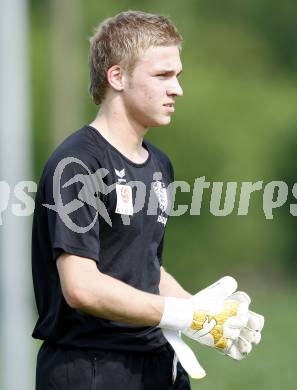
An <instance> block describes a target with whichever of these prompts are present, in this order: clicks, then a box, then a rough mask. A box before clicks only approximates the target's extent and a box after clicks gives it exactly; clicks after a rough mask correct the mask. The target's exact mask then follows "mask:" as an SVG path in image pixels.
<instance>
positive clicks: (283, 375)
mask: <svg viewBox="0 0 297 390" xmlns="http://www.w3.org/2000/svg"><path fill="white" fill-rule="evenodd" d="M296 300H297V291H286V292H284V291H282V292H280V293H278V291H277V290H276V291H275V292H274V293H273V294H271V296H270V297H269V296H266V297H265V298H264V297H261V296H260V297H259V299H257V304H256V306H257V311H258V312H260V313H262V314H264V315H265V320H266V323H265V327H264V329H263V333H262V341H261V343H260V344H259V345H258V346H256V347H255V348H254V350H253V351H252V352H251V354H250V355H249V356H248V357H247V358H246V359H245V360H243V361H241V362H237V361H233V360H231V359H229V358H227V357H225V356H221V355H220V354H218V353H216V352H215V351H212V350H210V349H207V348H205V347H203V346H199V345H198V344H196V343H191V346H192V347H193V349H194V351H195V352H196V355H197V356H199V361H200V363H201V364H202V366H203V367H204V369H205V370H206V372H207V375H206V377H205V378H204V379H202V380H192V381H191V384H192V390H198V389H199V390H205V389H212V390H227V389H228V390H245V389H249V390H250V389H261V390H268V389H269V390H274V389H278V390H279V389H285V390H291V389H292V390H293V389H295V388H296V387H295V386H296V383H295V377H294V372H295V370H296V368H295V359H296V357H295V350H296V348H295V347H294V346H295V345H296V335H295V329H296V320H297V311H296Z"/></svg>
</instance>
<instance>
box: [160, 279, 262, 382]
mask: <svg viewBox="0 0 297 390" xmlns="http://www.w3.org/2000/svg"><path fill="white" fill-rule="evenodd" d="M236 288H237V282H236V281H235V279H233V278H231V277H228V276H227V277H224V278H222V279H220V280H219V281H217V282H216V283H214V284H213V285H211V286H209V287H207V288H206V289H204V290H202V291H200V292H199V293H198V294H196V295H195V296H193V297H192V298H190V299H178V298H165V308H164V313H163V317H162V320H161V322H160V327H161V328H163V333H164V336H165V337H166V338H167V340H168V341H169V343H170V344H171V345H172V346H173V348H174V349H175V352H176V354H177V356H178V358H179V360H180V362H181V364H182V365H183V366H184V368H185V369H186V371H188V373H189V374H190V375H191V376H192V377H194V378H202V377H203V376H205V371H204V370H203V368H202V367H201V366H200V364H199V363H198V361H197V360H196V358H195V361H194V354H193V352H192V351H191V349H190V348H189V347H188V346H187V345H186V344H185V343H184V342H183V341H182V340H181V339H180V338H179V331H182V333H183V334H185V335H186V336H188V337H190V338H192V339H194V340H196V341H198V342H200V343H201V344H204V345H208V346H210V347H213V348H215V349H217V350H218V351H220V352H222V353H223V354H226V355H228V356H230V357H232V358H233V359H237V360H240V359H242V358H243V357H245V356H246V355H247V354H248V353H250V352H251V349H252V344H258V343H259V342H260V339H261V330H262V328H263V325H264V317H263V316H261V315H259V314H256V313H253V312H251V311H250V310H249V304H250V302H251V300H250V298H249V296H248V295H247V294H246V293H244V292H239V291H238V292H235V290H236ZM178 338H179V340H178Z"/></svg>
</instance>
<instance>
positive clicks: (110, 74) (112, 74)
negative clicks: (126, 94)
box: [107, 65, 124, 91]
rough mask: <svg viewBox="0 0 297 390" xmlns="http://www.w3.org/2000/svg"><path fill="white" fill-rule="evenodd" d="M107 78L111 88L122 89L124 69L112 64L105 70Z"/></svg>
mask: <svg viewBox="0 0 297 390" xmlns="http://www.w3.org/2000/svg"><path fill="white" fill-rule="evenodd" d="M107 80H108V83H109V85H110V86H111V88H113V89H115V90H116V91H122V90H123V89H124V69H123V68H122V67H121V66H120V65H113V66H111V67H110V68H109V69H108V71H107Z"/></svg>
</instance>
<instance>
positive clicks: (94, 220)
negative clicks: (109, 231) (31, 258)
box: [42, 158, 100, 262]
mask: <svg viewBox="0 0 297 390" xmlns="http://www.w3.org/2000/svg"><path fill="white" fill-rule="evenodd" d="M67 161H68V163H67V164H66V162H67ZM98 168H99V167H98ZM93 173H94V169H92V168H91V167H90V164H84V163H81V162H79V160H78V159H74V158H69V159H68V160H66V159H63V161H62V160H60V162H59V163H58V164H56V166H54V169H49V170H48V172H47V174H46V175H45V179H44V182H43V199H44V202H42V207H43V208H44V211H45V213H46V216H47V222H48V230H49V238H50V246H51V248H52V259H53V260H54V261H55V260H56V259H57V258H58V257H59V255H60V254H61V253H62V252H68V253H71V254H74V255H77V256H81V257H88V258H91V259H93V260H95V261H96V262H98V261H99V255H100V240H99V230H100V229H99V219H98V218H99V217H98V212H97V209H96V201H97V199H96V196H98V195H97V193H96V188H97V187H98V184H97V183H96V180H95V175H93Z"/></svg>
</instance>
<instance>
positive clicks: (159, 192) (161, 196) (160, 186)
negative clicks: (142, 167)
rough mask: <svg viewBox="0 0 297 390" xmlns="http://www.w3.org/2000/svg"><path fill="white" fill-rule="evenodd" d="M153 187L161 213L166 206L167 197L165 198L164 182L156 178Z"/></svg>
mask: <svg viewBox="0 0 297 390" xmlns="http://www.w3.org/2000/svg"><path fill="white" fill-rule="evenodd" d="M153 189H154V191H155V194H156V196H157V198H158V202H159V207H160V209H161V211H162V213H164V212H165V210H166V209H167V206H168V198H167V191H166V187H165V184H164V183H163V182H161V181H159V180H157V181H155V182H154V183H153Z"/></svg>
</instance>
